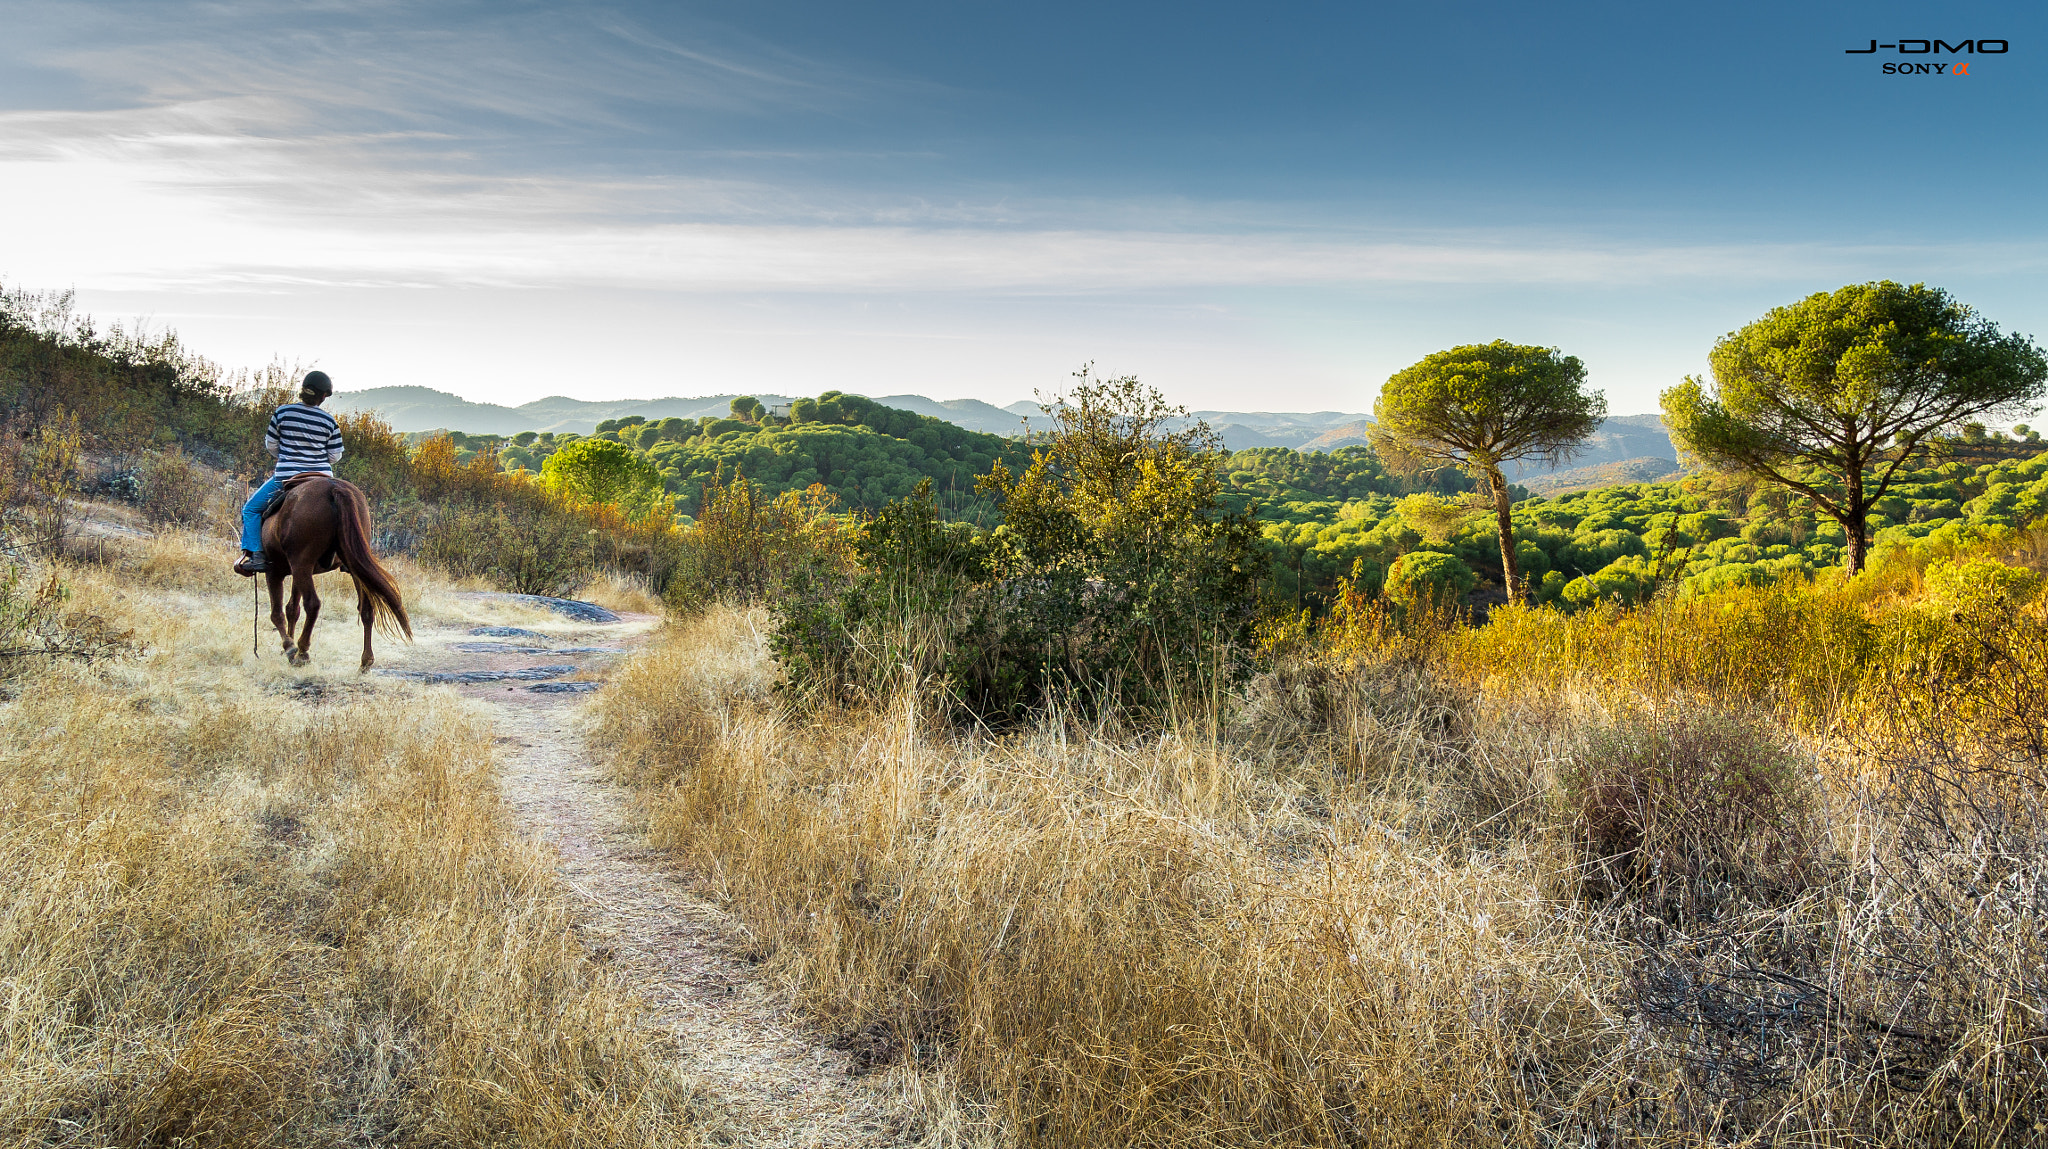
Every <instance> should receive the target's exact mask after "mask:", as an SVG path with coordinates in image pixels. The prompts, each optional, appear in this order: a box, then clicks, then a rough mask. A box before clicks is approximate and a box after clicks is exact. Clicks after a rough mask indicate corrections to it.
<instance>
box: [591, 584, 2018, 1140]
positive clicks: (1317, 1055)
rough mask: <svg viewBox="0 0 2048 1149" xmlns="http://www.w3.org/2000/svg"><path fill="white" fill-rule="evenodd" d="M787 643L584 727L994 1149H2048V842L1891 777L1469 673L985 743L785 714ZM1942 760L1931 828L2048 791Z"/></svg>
mask: <svg viewBox="0 0 2048 1149" xmlns="http://www.w3.org/2000/svg"><path fill="white" fill-rule="evenodd" d="M1767 605H1768V604H1767ZM1771 609H1776V608H1771ZM1816 617H1817V618H1818V621H1817V622H1816V623H1815V625H1817V626H1822V627H1825V626H1827V625H1829V624H1830V619H1831V617H1832V616H1830V615H1828V614H1827V613H1826V612H1820V613H1819V615H1817V616H1816ZM2034 624H2035V625H2038V624H2039V620H2034ZM764 625H765V620H764V619H763V618H761V617H760V616H758V615H751V614H747V613H744V612H739V611H734V610H730V609H714V610H711V611H709V612H707V613H706V614H704V615H702V616H699V617H697V618H695V619H692V620H689V621H687V622H684V623H681V624H678V625H677V626H676V628H675V630H674V633H673V634H672V635H671V637H670V638H669V640H668V641H667V642H666V643H664V644H662V645H659V646H657V647H656V648H654V649H652V650H650V651H649V652H648V653H646V654H645V655H643V656H641V657H640V658H639V659H638V660H637V661H636V662H635V663H634V664H632V665H631V666H630V667H628V668H627V669H626V670H624V671H623V672H622V673H621V674H620V675H619V676H618V677H617V678H616V680H615V685H614V687H613V688H612V690H610V691H609V692H607V694H606V695H605V696H604V697H603V698H602V699H601V701H600V703H599V708H598V714H599V718H600V723H601V736H602V737H603V738H604V739H605V740H606V741H607V742H608V743H609V744H610V745H611V746H612V747H613V749H614V751H615V755H616V759H615V760H616V764H617V768H618V770H619V772H620V773H621V775H622V776H624V777H626V778H627V779H629V780H630V781H632V782H633V783H635V784H636V785H638V786H640V787H641V788H642V790H643V792H644V793H645V794H646V800H647V807H648V813H649V819H650V825H651V828H652V832H653V834H654V837H655V840H656V842H657V844H659V845H662V846H665V847H667V848H669V849H671V850H674V851H676V852H677V853H679V854H680V855H682V856H684V857H686V858H687V859H689V861H690V862H691V863H692V864H693V865H695V866H697V867H699V868H701V869H702V870H703V871H704V872H706V873H707V874H709V875H710V877H711V880H712V881H713V882H714V884H715V885H716V887H717V889H718V890H719V892H720V893H721V894H722V895H723V896H724V897H725V898H726V899H727V900H728V901H729V902H730V903H731V904H732V905H733V906H734V908H735V909H736V910H737V911H738V912H739V914H740V916H741V917H742V918H743V919H744V920H745V921H746V922H747V923H748V925H749V926H750V927H751V929H752V930H753V931H754V934H755V936H756V937H757V938H758V942H759V946H760V949H761V952H762V954H763V956H764V957H765V958H766V959H767V960H768V962H769V967H770V968H771V969H772V970H774V971H776V972H777V973H778V974H779V975H780V976H782V977H784V978H786V979H787V980H788V982H789V983H790V984H791V985H792V986H793V987H795V988H796V989H797V990H798V991H799V992H800V993H801V994H802V995H803V999H804V1000H805V1001H806V1002H807V1003H808V1004H809V1006H810V1008H811V1009H812V1010H813V1011H814V1012H815V1013H816V1015H817V1016H818V1017H819V1018H820V1019H821V1021H822V1022H823V1023H824V1024H825V1025H827V1026H828V1027H829V1028H831V1029H832V1030H833V1031H835V1032H837V1033H838V1034H840V1035H841V1037H842V1039H843V1040H845V1041H848V1042H852V1043H854V1044H855V1047H856V1048H858V1049H862V1050H864V1051H866V1052H867V1053H868V1054H870V1055H871V1058H872V1060H873V1061H874V1062H875V1063H876V1064H878V1065H893V1066H896V1067H897V1071H898V1072H907V1071H917V1070H922V1071H924V1072H927V1073H930V1074H933V1075H935V1076H934V1079H935V1080H957V1081H959V1082H960V1083H961V1087H962V1088H964V1089H965V1090H967V1091H968V1092H969V1093H970V1094H971V1095H973V1096H976V1097H979V1098H981V1099H982V1100H983V1101H984V1102H986V1103H987V1104H988V1105H990V1106H991V1107H992V1108H993V1109H994V1110H995V1111H996V1112H998V1113H999V1114H1001V1116H1002V1125H1003V1127H1004V1129H1005V1130H1006V1134H1005V1135H1006V1136H1008V1137H1010V1138H1013V1139H1019V1140H1023V1141H1028V1142H1031V1143H1045V1144H1055V1145H1077V1146H1078V1145H1107V1144H1128V1145H1167V1144H1171V1145H1203V1144H1217V1145H1221V1144H1231V1145H1245V1144H1277V1143H1306V1144H1330V1145H1474V1144H1511V1145H1532V1146H1533V1145H1553V1144H1561V1143H1567V1142H1568V1143H1571V1144H1574V1145H1578V1144H1589V1145H1590V1144H1599V1145H1608V1144H1645V1145H1649V1144H1655V1145H1695V1144H1738V1143H1740V1144H1765V1143H1774V1144H1799V1145H1852V1144H1853V1145H1896V1146H1909V1145H1911V1146H1918V1145H1927V1144H1944V1145H1999V1144H2028V1143H2035V1142H2037V1141H2038V1140H2039V1139H2041V1138H2043V1137H2048V1091H2044V1087H2048V1064H2044V1060H2043V1050H2044V1048H2048V1025H2044V1021H2048V984H2044V981H2048V979H2044V977H2043V976H2042V975H2041V974H2040V972H2039V971H2040V970H2041V969H2042V968H2044V961H2048V946H2044V944H2043V938H2044V937H2048V920H2044V918H2043V916H2042V913H2041V906H2040V903H2039V894H2038V892H2037V891H2038V890H2040V889H2043V888H2048V884H2044V880H2048V850H2044V849H2042V848H2041V840H2042V836H2041V834H2040V833H2039V832H2038V830H2039V827H2038V826H2035V827H2034V828H2033V829H2032V830H2028V829H2027V828H2026V827H2017V826H2014V825H2006V826H2005V831H2006V832H2005V833H2004V836H2002V837H2000V836H1997V835H1993V834H1988V833H1984V832H1981V831H1983V829H1984V827H1983V826H1981V825H1979V826H1976V829H1977V830H1978V831H1980V832H1977V833H1976V834H1975V836H1974V837H1973V836H1972V834H1971V832H1970V831H1971V827H1972V826H1973V825H1975V824H1974V823H1970V822H1969V821H1968V818H1969V817H1973V816H1976V815H1970V814H1968V812H1967V811H1968V810H1979V811H1981V810H1983V809H1985V808H1986V807H1985V806H1984V805H1983V803H1982V802H1981V801H1979V802H1978V803H1977V804H1976V805H1974V806H1970V805H1968V804H1967V803H1964V804H1962V805H1960V806H1958V805H1956V804H1953V803H1952V804H1951V806H1949V807H1944V808H1943V811H1944V812H1945V814H1946V816H1948V817H1950V819H1951V824H1950V828H1951V829H1953V830H1957V831H1961V833H1960V834H1956V833H1951V834H1949V835H1948V836H1947V837H1946V838H1941V837H1939V836H1938V835H1929V834H1926V833H1916V832H1911V828H1912V827H1913V826H1916V825H1922V824H1924V823H1925V822H1926V820H1927V816H1928V811H1929V809H1931V807H1930V806H1929V805H1928V803H1927V801H1922V802H1921V803H1920V804H1919V805H1918V806H1915V805H1914V804H1913V803H1912V801H1910V800H1909V797H1910V796H1909V795H1906V794H1905V792H1904V791H1902V790H1899V789H1898V788H1897V787H1890V786H1887V785H1880V784H1879V783H1880V782H1881V781H1882V780H1885V779H1897V778H1899V777H1902V775H1901V774H1899V773H1898V771H1897V770H1895V769H1893V768H1892V767H1891V766H1887V764H1886V763H1884V762H1880V761H1877V760H1875V759H1872V758H1869V757H1868V756H1861V757H1859V756H1856V755H1855V754H1853V753H1852V752H1851V750H1850V749H1849V748H1846V747H1844V746H1842V745H1840V744H1837V743H1832V742H1825V741H1813V740H1811V739H1809V738H1808V737H1806V736H1802V735H1799V734H1796V733H1795V732H1794V731H1793V730H1792V729H1791V728H1789V727H1785V726H1781V725H1778V724H1777V723H1776V721H1775V720H1774V719H1772V718H1771V717H1770V716H1769V714H1759V713H1757V712H1755V711H1754V710H1752V709H1751V708H1749V707H1748V706H1746V705H1738V706H1735V707H1732V708H1731V707H1730V706H1729V705H1728V704H1727V703H1718V702H1715V701H1713V700H1712V698H1711V697H1707V696H1703V695H1702V694H1701V693H1699V692H1697V691H1694V692H1678V691H1663V692H1646V691H1644V690H1641V689H1634V688H1630V687H1628V686H1622V687H1616V686H1615V685H1614V684H1613V683H1612V682H1611V681H1610V680H1608V679H1603V678H1599V677H1597V676H1591V675H1586V676H1582V677H1580V678H1579V680H1578V682H1577V684H1576V685H1574V684H1573V683H1572V682H1570V681H1567V682H1565V683H1563V684H1561V685H1559V684H1550V683H1545V684H1544V685H1543V688H1542V689H1540V690H1534V691H1530V692H1526V693H1525V692H1520V691H1517V690H1514V689H1511V688H1510V687H1511V684H1510V683H1509V682H1508V681H1507V680H1506V679H1505V678H1502V677H1500V676H1494V677H1493V678H1491V679H1481V678H1478V677H1476V676H1470V675H1466V674H1463V673H1461V672H1460V671H1459V670H1458V669H1457V664H1456V662H1455V661H1454V660H1452V659H1451V658H1450V657H1448V656H1446V657H1443V658H1439V659H1437V660H1436V661H1434V662H1428V663H1422V664H1418V663H1415V662H1413V661H1408V660H1401V659H1395V660H1392V661H1377V662H1375V661H1364V662H1358V663H1354V664H1353V665H1351V666H1350V667H1349V668H1327V667H1321V666H1307V667H1298V668H1296V669H1294V670H1292V671H1290V672H1289V673H1287V674H1276V675H1272V676H1268V677H1267V678H1265V679H1263V680H1261V681H1260V682H1259V683H1258V684H1256V686H1255V688H1254V690H1253V691H1252V692H1251V694H1250V695H1249V696H1248V697H1245V698H1242V699H1239V700H1238V702H1237V704H1236V705H1235V707H1234V708H1233V709H1232V710H1231V711H1230V712H1229V713H1227V714H1217V715H1212V716H1210V718H1211V719H1212V720H1211V721H1206V722H1205V721H1201V720H1190V721H1188V722H1185V723H1183V724H1181V727H1180V728H1179V729H1169V730H1166V731H1163V732H1162V731H1160V730H1157V729H1153V730H1131V729H1119V728H1116V727H1114V726H1097V727H1092V728H1082V727H1078V726H1076V725H1074V724H1072V723H1061V722H1048V723H1046V724H1043V725H1042V726H1041V727H1040V728H1038V729H1037V730H1035V731H1032V732H1028V733H1024V734H1019V735H1014V736H1009V737H1005V738H1001V739H988V738H980V737H970V736H964V735H960V734H956V733H951V732H947V731H944V730H941V729H937V728H935V727H933V726H932V725H930V724H928V723H926V722H924V721H922V720H921V719H920V716H919V714H918V710H917V707H916V706H915V705H914V703H910V702H906V701H905V700H899V701H898V703H897V705H895V706H893V707H881V708H877V709H874V710H871V711H864V712H858V713H851V712H829V713H821V714H813V715H808V716H807V715H805V714H803V713H800V712H796V711H791V710H788V709H786V708H784V707H783V706H782V705H781V704H780V702H779V700H778V699H776V698H775V697H773V696H772V695H771V693H770V691H769V686H770V684H771V682H772V678H773V667H772V665H771V664H770V663H769V661H768V659H767V655H766V653H765V651H764V649H763V647H762V644H761V641H760V634H759V632H760V628H761V627H762V626H764ZM1527 634H1528V632H1527V631H1520V632H1504V634H1503V638H1504V639H1512V640H1513V641H1517V642H1521V641H1529V640H1528V639H1527V637H1526V636H1527ZM1668 637H1669V638H1670V640H1671V645H1674V646H1675V645H1676V641H1675V636H1668ZM1769 641H1772V642H1782V641H1784V639H1783V636H1771V637H1770V639H1769ZM1453 645H1454V644H1453ZM1464 654H1469V650H1468V651H1465V652H1464ZM1460 656H1461V657H1462V656H1463V654H1461V655H1460ZM1586 657H1590V656H1586ZM2028 657H2032V656H2028ZM1683 665H1684V666H1698V665H1699V664H1698V663H1696V662H1687V663H1685V664H1683ZM1805 665H1812V664H1811V663H1808V664H1802V666H1805ZM2036 669H2037V670H2048V665H2044V666H2043V667H2037V668H2036ZM1793 670H1794V671H1795V672H1799V671H1800V670H1801V667H1794V668H1793ZM2015 673H2017V672H2015ZM1813 681H1814V689H1815V690H1816V692H1824V691H1825V689H1826V688H1827V686H1828V682H1827V680H1826V676H1825V675H1816V677H1815V679H1814V680H1813ZM2035 687H2036V688H2042V687H2048V678H2042V679H2040V680H2039V681H2038V682H2036V683H2035ZM1798 711H1799V708H1798V707H1788V713H1796V712H1798ZM1835 713H1836V714H1839V711H1836V712H1835ZM2015 721H2016V720H2015ZM1895 744H1897V743H1895ZM1952 749H1953V750H1954V753H1953V754H1951V756H1950V757H1949V758H1947V759H1944V760H1943V761H1942V762H1940V763H1934V764H1931V765H1930V764H1927V763H1924V762H1923V763H1922V764H1921V766H1919V767H1915V768H1918V769H1922V770H1923V772H1924V773H1926V774H1927V776H1928V777H1935V776H1936V775H1939V776H1940V779H1941V783H1940V784H1941V785H1948V786H1950V789H1949V790H1944V791H1942V793H1944V794H1951V795H1952V792H1953V789H1954V787H1955V786H1958V785H1959V786H1961V787H1962V792H1963V793H1966V794H1972V795H1975V796H1976V798H1978V799H1983V798H1984V797H1986V796H1987V795H1989V794H1991V793H1993V792H1994V791H1996V792H1999V793H2005V792H2007V791H2012V792H2015V793H2018V792H2028V793H2031V792H2032V791H2026V790H2025V787H2026V786H2027V785H2034V784H2036V783H2037V782H2038V780H2039V773H2040V771H2039V765H2040V764H2039V762H2038V760H2036V761H2034V762H2033V763H2032V764H2031V765H2028V764H2026V763H2025V762H2020V761H2019V759H2014V760H2013V761H2015V762H2019V765H2017V766H2012V771H2013V772H2012V773H2011V775H2010V777H2009V778H2008V779H2007V780H2006V781H2003V782H1991V783H1986V782H1980V781H1974V780H1972V779H1973V778H1975V776H1974V775H1970V774H1969V773H1968V768H1969V767H1968V763H1969V762H1972V761H1976V759H1972V758H1971V757H1970V755H1971V754H1972V753H1974V752H1975V751H1973V750H1972V749H1971V748H1970V747H1968V746H1963V745H1961V744H1957V745H1956V746H1955V747H1953V748H1952ZM2022 757H2023V755H2022ZM2008 765H2011V763H2008ZM1901 769H1903V767H1901ZM2027 770H2032V771H2033V774H2032V775H2028V774H2027V773H2026V771H2027ZM1943 771H1946V773H1943ZM2028 777H2031V778H2033V779H2034V780H2035V781H2034V782H2026V781H2022V780H2017V779H2023V778H2028ZM1959 779H1960V781H1958V780H1959ZM1973 787H1975V789H1972V788H1973ZM2001 787H2003V789H2000V788H2001ZM1938 788H1939V787H1938V786H1937V789H1938ZM2015 788H2017V789H2015ZM2008 808H2011V809H2019V808H2023V804H2014V803H2008ZM1959 811H1960V812H1959ZM2029 833H2031V834H2033V836H2032V837H2031V838H2030V837H2027V834H2029ZM1915 843H1919V844H1918V845H1915ZM2029 843H2031V845H2029ZM2027 850H2032V852H2031V853H2028V852H2027ZM904 1067H908V1070H906V1069H905V1068H904Z"/></svg>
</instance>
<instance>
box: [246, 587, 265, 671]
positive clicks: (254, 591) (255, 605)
mask: <svg viewBox="0 0 2048 1149" xmlns="http://www.w3.org/2000/svg"><path fill="white" fill-rule="evenodd" d="M262 632H263V588H262V587H259V586H257V585H256V580H255V579H253V578H252V579H250V580H249V653H250V654H251V655H252V656H254V657H255V658H257V659H258V660H261V659H262V657H263V651H262V649H261V646H262V642H261V639H260V637H259V636H260V635H261V634H262Z"/></svg>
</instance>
